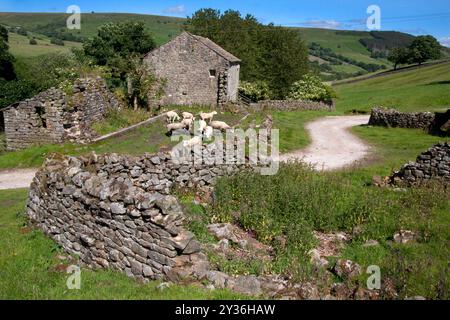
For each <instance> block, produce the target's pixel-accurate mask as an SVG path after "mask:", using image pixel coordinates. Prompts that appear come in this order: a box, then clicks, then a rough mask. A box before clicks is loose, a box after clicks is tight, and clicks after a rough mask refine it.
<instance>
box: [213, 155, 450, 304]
mask: <svg viewBox="0 0 450 320" xmlns="http://www.w3.org/2000/svg"><path fill="white" fill-rule="evenodd" d="M215 195H216V201H215V204H214V207H213V208H212V210H211V212H210V216H211V218H214V220H215V221H216V222H233V221H234V222H236V223H238V224H239V225H241V226H243V228H244V229H246V230H250V231H251V232H252V233H254V234H256V236H257V238H258V239H259V240H260V241H262V242H264V243H266V244H269V245H272V246H273V247H274V249H275V255H274V256H275V258H274V261H273V262H272V263H271V264H269V265H268V266H267V265H266V266H265V267H266V268H267V269H266V270H267V271H271V272H281V273H282V274H284V275H287V276H290V277H293V278H294V279H308V280H309V281H313V280H314V278H315V271H314V270H313V269H312V268H311V266H309V258H308V252H309V250H311V249H312V248H314V247H315V245H316V244H317V243H316V241H315V238H314V237H313V235H312V231H313V230H316V231H322V232H335V231H344V232H347V233H349V234H353V236H352V239H351V241H350V243H348V244H347V246H346V248H345V250H344V252H343V253H342V254H341V255H340V256H341V257H343V258H349V259H352V260H353V261H355V262H357V263H358V264H360V265H361V266H362V268H363V270H365V268H367V267H368V266H369V265H373V264H375V265H378V266H380V268H381V270H382V273H383V276H384V278H383V279H385V280H386V279H387V278H390V279H392V281H394V284H395V287H396V290H397V292H398V293H399V297H400V298H405V297H408V296H414V295H421V296H424V297H427V298H430V299H448V297H449V296H448V292H449V291H448V289H449V285H450V282H449V278H448V273H447V272H446V270H447V263H448V254H449V250H448V248H447V247H446V246H447V243H448V241H449V240H450V232H449V229H448V225H449V223H450V216H449V215H448V212H449V211H450V201H449V193H448V190H446V189H444V188H442V187H441V186H439V185H429V186H427V187H421V188H411V189H408V190H406V191H404V192H395V191H393V190H392V189H389V188H377V187H373V186H365V185H362V184H358V183H353V181H352V179H351V178H349V177H347V179H343V178H342V176H341V175H340V174H334V173H328V174H321V173H317V172H313V171H312V170H311V169H309V168H307V167H305V166H304V165H302V164H289V165H282V166H281V168H280V171H279V172H278V174H277V175H275V176H261V175H258V174H253V173H242V174H239V175H237V176H235V177H226V178H222V179H220V180H219V182H218V184H217V186H216V188H215ZM236 212H238V213H239V214H236ZM236 216H238V218H237V219H236V218H235V217H236ZM355 230H360V231H359V232H358V233H356V232H354V231H355ZM399 230H413V231H414V232H416V233H418V234H419V235H420V237H421V238H420V240H419V241H417V243H413V244H408V245H397V244H395V243H393V241H392V238H393V235H394V233H395V232H398V231H399ZM283 238H284V239H285V241H280V239H283ZM369 239H373V240H377V241H378V242H379V243H380V245H379V247H376V248H375V249H373V248H366V247H364V246H363V244H364V242H365V241H367V240H369ZM241 268H242V267H241ZM258 270H259V269H257V268H255V266H251V265H247V268H246V271H247V272H249V273H255V272H259V271H258ZM363 279H364V276H362V277H361V280H363ZM362 283H364V282H362ZM441 287H442V288H441ZM439 288H441V289H439Z"/></svg>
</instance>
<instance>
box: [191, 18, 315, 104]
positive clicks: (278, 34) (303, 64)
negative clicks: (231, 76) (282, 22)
mask: <svg viewBox="0 0 450 320" xmlns="http://www.w3.org/2000/svg"><path fill="white" fill-rule="evenodd" d="M185 28H186V30H187V31H189V32H191V33H193V34H197V35H200V36H204V37H207V38H209V39H211V40H212V41H214V42H216V43H217V44H218V45H220V46H221V47H223V48H224V49H226V50H227V51H229V52H231V53H232V54H234V55H235V56H237V57H238V58H240V59H241V60H242V63H241V79H242V80H244V81H249V82H255V81H265V82H266V83H267V84H268V85H269V87H270V91H271V93H272V94H273V97H274V98H282V97H283V96H284V95H285V94H287V90H288V89H287V88H289V86H290V85H291V84H292V83H293V82H295V81H297V80H299V79H300V78H301V76H302V75H304V74H305V73H306V72H307V70H308V56H307V48H306V47H305V45H304V43H303V41H302V40H301V38H300V35H299V33H298V32H296V31H294V30H290V29H288V28H281V27H275V26H273V25H269V26H265V25H262V24H261V23H259V22H258V20H257V19H256V18H255V17H254V16H252V15H246V16H242V15H241V14H240V13H239V11H234V10H228V11H225V12H224V13H223V14H222V13H221V12H220V11H218V10H214V9H201V10H199V11H197V12H196V13H194V14H193V15H192V16H191V17H190V18H188V21H187V23H186V25H185Z"/></svg>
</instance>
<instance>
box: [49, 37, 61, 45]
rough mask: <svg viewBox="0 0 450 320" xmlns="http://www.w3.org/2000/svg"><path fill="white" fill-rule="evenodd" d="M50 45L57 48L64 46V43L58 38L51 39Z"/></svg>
mask: <svg viewBox="0 0 450 320" xmlns="http://www.w3.org/2000/svg"><path fill="white" fill-rule="evenodd" d="M50 43H51V44H55V45H57V46H63V45H64V41H62V40H61V39H58V38H51V39H50Z"/></svg>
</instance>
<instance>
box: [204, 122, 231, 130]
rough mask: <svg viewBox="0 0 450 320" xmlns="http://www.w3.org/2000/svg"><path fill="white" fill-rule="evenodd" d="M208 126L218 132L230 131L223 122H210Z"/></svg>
mask: <svg viewBox="0 0 450 320" xmlns="http://www.w3.org/2000/svg"><path fill="white" fill-rule="evenodd" d="M209 125H210V126H211V127H213V128H214V129H218V130H222V131H225V130H227V129H231V127H230V126H229V125H228V124H226V123H225V122H223V121H212V122H211V123H210V124H209Z"/></svg>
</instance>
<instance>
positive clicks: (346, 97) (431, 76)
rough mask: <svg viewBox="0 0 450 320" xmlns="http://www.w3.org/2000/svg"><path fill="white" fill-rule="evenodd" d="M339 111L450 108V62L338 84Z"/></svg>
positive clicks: (336, 87)
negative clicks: (385, 108)
mask: <svg viewBox="0 0 450 320" xmlns="http://www.w3.org/2000/svg"><path fill="white" fill-rule="evenodd" d="M334 89H335V90H336V92H337V94H338V97H339V98H338V99H337V109H338V110H339V111H344V112H350V111H352V110H358V111H367V112H368V111H370V110H371V108H373V107H375V106H383V107H392V108H396V109H399V110H403V111H431V110H440V109H447V108H450V62H447V63H442V64H438V65H433V66H423V67H421V68H418V69H414V70H410V71H405V72H401V73H396V74H392V75H386V76H382V77H378V78H374V79H368V80H364V81H360V82H356V83H350V84H342V85H336V86H335V87H334Z"/></svg>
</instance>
